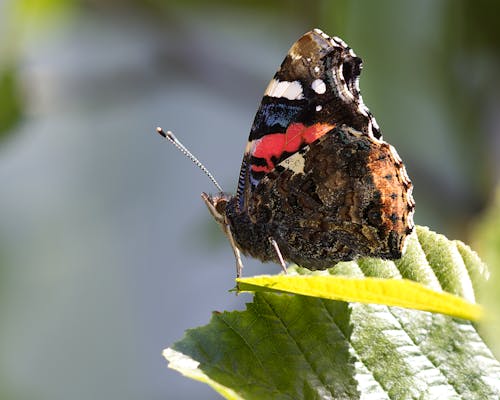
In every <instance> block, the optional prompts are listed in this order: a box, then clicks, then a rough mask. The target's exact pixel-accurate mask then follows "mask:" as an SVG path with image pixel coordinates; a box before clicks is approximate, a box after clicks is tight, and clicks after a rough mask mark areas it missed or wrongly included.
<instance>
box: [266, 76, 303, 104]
mask: <svg viewBox="0 0 500 400" xmlns="http://www.w3.org/2000/svg"><path fill="white" fill-rule="evenodd" d="M264 95H265V96H269V97H285V98H287V99H288V100H300V99H303V98H304V93H303V92H302V85H301V84H300V82H299V81H293V82H289V81H278V80H276V79H273V80H272V81H271V82H269V85H268V86H267V88H266V91H265V92H264Z"/></svg>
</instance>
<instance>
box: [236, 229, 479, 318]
mask: <svg viewBox="0 0 500 400" xmlns="http://www.w3.org/2000/svg"><path fill="white" fill-rule="evenodd" d="M486 275H487V271H486V266H485V265H484V264H483V263H482V262H481V260H480V259H479V257H477V254H475V253H474V252H473V251H472V250H471V249H470V248H469V247H468V246H466V245H464V244H463V243H461V242H458V241H449V240H448V239H446V238H445V237H444V236H442V235H438V234H436V233H434V232H431V231H430V230H429V229H427V228H423V227H418V228H417V229H416V232H415V233H414V234H413V235H412V236H411V237H410V240H409V245H408V249H407V251H406V253H405V256H404V257H403V258H402V259H401V260H398V261H397V262H393V261H389V260H381V259H373V258H371V259H369V258H364V259H360V260H357V261H351V262H348V263H338V264H337V265H336V266H335V267H333V268H330V269H329V270H326V271H317V272H314V273H311V272H310V271H309V270H307V269H304V268H302V269H296V268H290V270H289V272H288V274H287V275H274V276H271V275H262V276H255V277H250V278H240V279H237V282H238V288H239V290H240V291H259V290H260V291H262V290H265V291H282V292H286V293H295V294H301V295H306V296H313V297H321V298H324V299H330V300H343V301H356V302H362V303H369V304H385V305H390V306H400V307H406V308H413V309H417V310H423V311H432V312H440V313H443V314H447V315H451V316H454V317H458V318H464V319H469V320H472V321H476V320H479V319H480V318H481V316H482V308H481V307H480V306H478V305H477V304H473V302H474V291H473V281H475V282H477V281H479V280H481V278H482V277H485V276H486ZM377 276H378V277H377ZM404 276H406V279H402V278H403V277H404ZM380 277H383V278H380ZM414 280H417V281H421V282H423V284H421V283H417V282H414ZM444 290H446V291H448V292H449V293H447V292H445V291H444ZM452 293H456V294H458V295H459V296H462V297H459V296H456V295H453V294H452ZM466 299H469V300H470V301H467V300H466Z"/></svg>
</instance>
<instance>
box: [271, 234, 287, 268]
mask: <svg viewBox="0 0 500 400" xmlns="http://www.w3.org/2000/svg"><path fill="white" fill-rule="evenodd" d="M269 242H270V243H271V245H272V246H273V247H274V250H275V251H276V254H277V255H278V259H279V260H280V265H281V269H282V270H283V272H284V273H285V274H286V273H287V270H286V263H285V260H284V259H283V256H282V255H281V251H280V248H279V247H278V243H276V240H274V239H273V238H272V237H270V238H269Z"/></svg>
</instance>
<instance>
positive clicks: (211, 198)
mask: <svg viewBox="0 0 500 400" xmlns="http://www.w3.org/2000/svg"><path fill="white" fill-rule="evenodd" d="M201 198H202V200H203V201H204V202H205V204H206V206H207V208H208V211H210V214H212V216H213V217H214V219H215V220H216V221H217V222H218V223H219V224H222V225H226V224H227V221H226V207H227V204H228V203H229V201H230V200H231V198H232V196H231V195H230V194H227V193H223V192H220V193H218V194H217V195H210V194H207V193H205V192H203V193H202V194H201Z"/></svg>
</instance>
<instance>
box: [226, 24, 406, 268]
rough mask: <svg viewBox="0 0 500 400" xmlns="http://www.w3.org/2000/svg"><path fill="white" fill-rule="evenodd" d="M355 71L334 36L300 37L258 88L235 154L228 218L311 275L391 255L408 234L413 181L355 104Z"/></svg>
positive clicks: (356, 61) (353, 59)
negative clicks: (235, 217) (234, 216)
mask: <svg viewBox="0 0 500 400" xmlns="http://www.w3.org/2000/svg"><path fill="white" fill-rule="evenodd" d="M361 67H362V63H361V59H360V58H359V57H357V56H356V55H355V54H354V52H353V51H352V49H350V48H349V47H348V46H347V45H346V44H345V43H344V42H343V41H342V40H341V39H338V38H335V37H334V38H330V37H328V36H327V35H325V34H324V33H323V32H321V31H320V30H313V31H311V32H308V33H306V34H305V35H304V36H302V37H301V38H300V39H299V40H298V41H297V42H296V43H294V44H293V46H292V47H291V48H290V50H289V52H288V54H287V56H286V57H285V59H284V61H283V63H282V64H281V67H280V69H279V70H278V71H277V72H276V74H275V76H274V78H273V79H272V80H271V82H270V83H269V85H268V87H267V89H266V91H265V94H264V97H263V100H262V102H261V104H260V107H259V109H258V111H257V114H256V116H255V120H254V123H253V126H252V129H251V131H250V136H249V140H248V144H247V146H246V149H245V154H244V157H243V162H242V167H241V171H240V179H239V182H238V190H237V195H236V208H237V210H236V212H237V213H240V214H244V215H245V216H248V218H249V220H250V223H252V224H254V225H255V226H259V227H264V228H262V229H261V230H262V232H263V233H265V234H271V235H272V236H273V238H274V239H275V240H276V241H277V242H278V245H279V246H280V249H281V251H282V252H283V253H284V254H283V255H284V256H285V258H286V259H288V260H291V261H295V262H297V263H300V264H302V265H304V266H307V267H308V268H311V269H315V268H325V267H326V266H328V265H326V264H325V263H330V265H331V262H332V261H335V260H337V261H338V260H341V259H352V258H354V256H356V255H373V256H380V257H385V258H399V257H400V255H401V251H402V248H403V244H404V240H405V238H406V236H407V235H408V234H409V233H410V232H411V230H412V229H413V219H412V215H413V209H414V202H413V198H412V197H411V190H412V185H411V181H410V179H409V178H408V175H407V174H406V171H405V168H404V166H403V164H402V162H401V159H400V158H399V156H398V155H397V153H396V151H395V150H394V148H393V147H392V146H390V145H389V144H387V143H386V142H384V141H383V140H382V136H381V133H380V130H379V128H378V125H377V123H376V121H375V118H374V117H373V116H372V114H371V113H370V111H369V110H368V109H367V107H366V106H365V105H364V103H363V100H362V98H361V95H360V92H359V86H358V79H359V75H360V72H361ZM259 232H260V231H259ZM259 234H260V233H259ZM236 236H238V233H237V232H236ZM254 239H255V238H251V239H248V240H247V241H249V242H250V241H255V240H254ZM245 240H246V239H243V240H242V241H243V242H244V241H245ZM318 243H319V244H318ZM240 245H241V247H242V248H243V249H244V250H245V249H246V250H247V252H250V253H251V249H249V247H251V246H245V243H240ZM259 252H261V251H260V250H259ZM256 256H258V254H257V255H256ZM260 258H262V257H260Z"/></svg>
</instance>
